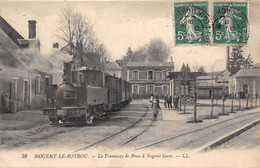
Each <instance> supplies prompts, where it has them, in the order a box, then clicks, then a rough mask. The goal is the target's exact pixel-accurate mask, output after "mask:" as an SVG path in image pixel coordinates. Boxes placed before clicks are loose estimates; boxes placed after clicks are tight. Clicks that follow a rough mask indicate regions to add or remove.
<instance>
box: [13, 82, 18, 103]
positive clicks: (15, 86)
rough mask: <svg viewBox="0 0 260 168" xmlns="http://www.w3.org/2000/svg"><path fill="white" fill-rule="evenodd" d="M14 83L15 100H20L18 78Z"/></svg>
mask: <svg viewBox="0 0 260 168" xmlns="http://www.w3.org/2000/svg"><path fill="white" fill-rule="evenodd" d="M13 81H14V100H18V78H13Z"/></svg>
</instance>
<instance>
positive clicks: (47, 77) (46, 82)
mask: <svg viewBox="0 0 260 168" xmlns="http://www.w3.org/2000/svg"><path fill="white" fill-rule="evenodd" d="M45 85H46V87H47V88H48V87H50V78H49V76H45Z"/></svg>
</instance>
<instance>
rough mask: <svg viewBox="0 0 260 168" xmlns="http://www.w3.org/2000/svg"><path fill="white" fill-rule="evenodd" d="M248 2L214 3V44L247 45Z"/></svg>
mask: <svg viewBox="0 0 260 168" xmlns="http://www.w3.org/2000/svg"><path fill="white" fill-rule="evenodd" d="M247 5H248V4H247V2H214V3H213V6H214V22H213V35H214V40H213V41H214V44H247V40H248V19H247Z"/></svg>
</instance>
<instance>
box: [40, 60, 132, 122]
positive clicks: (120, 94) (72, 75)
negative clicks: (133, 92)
mask: <svg viewBox="0 0 260 168" xmlns="http://www.w3.org/2000/svg"><path fill="white" fill-rule="evenodd" d="M71 65H72V63H71V62H64V74H63V83H62V84H60V85H59V86H57V85H51V86H50V87H49V88H47V97H48V104H49V105H48V107H47V108H44V109H43V114H44V115H48V116H49V119H50V121H52V122H53V123H54V124H79V123H85V124H93V123H94V121H95V119H101V118H103V119H108V118H109V115H110V114H111V113H112V112H113V111H117V110H120V109H121V108H123V107H125V106H126V105H128V104H129V103H130V101H131V98H130V85H129V83H128V82H127V81H125V80H123V79H121V78H117V77H115V76H111V75H109V74H106V73H104V72H102V71H98V70H88V69H86V67H83V68H81V69H72V68H71Z"/></svg>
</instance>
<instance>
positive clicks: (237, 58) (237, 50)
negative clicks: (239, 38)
mask: <svg viewBox="0 0 260 168" xmlns="http://www.w3.org/2000/svg"><path fill="white" fill-rule="evenodd" d="M242 52H243V50H242V46H235V47H233V48H232V52H231V57H230V67H229V69H230V72H231V75H232V74H235V73H237V72H238V71H239V70H240V69H241V68H242V67H243V66H244V62H245V58H244V57H243V55H242Z"/></svg>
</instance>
